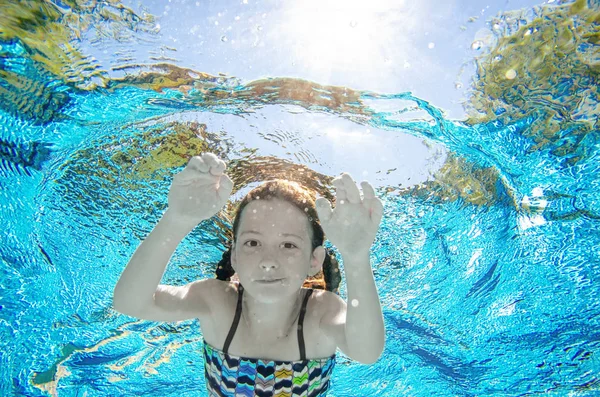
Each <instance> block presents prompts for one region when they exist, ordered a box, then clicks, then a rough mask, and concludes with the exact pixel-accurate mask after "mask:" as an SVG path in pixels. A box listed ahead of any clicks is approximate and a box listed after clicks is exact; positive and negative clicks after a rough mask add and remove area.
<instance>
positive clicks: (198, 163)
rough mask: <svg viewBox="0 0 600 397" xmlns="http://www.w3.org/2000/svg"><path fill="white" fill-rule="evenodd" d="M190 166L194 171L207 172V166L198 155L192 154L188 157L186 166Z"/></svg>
mask: <svg viewBox="0 0 600 397" xmlns="http://www.w3.org/2000/svg"><path fill="white" fill-rule="evenodd" d="M188 167H189V168H191V169H192V170H195V171H200V172H208V169H209V166H208V164H206V162H205V161H204V160H203V159H202V157H200V156H194V157H192V158H191V159H190V162H189V163H188V165H187V167H186V168H188Z"/></svg>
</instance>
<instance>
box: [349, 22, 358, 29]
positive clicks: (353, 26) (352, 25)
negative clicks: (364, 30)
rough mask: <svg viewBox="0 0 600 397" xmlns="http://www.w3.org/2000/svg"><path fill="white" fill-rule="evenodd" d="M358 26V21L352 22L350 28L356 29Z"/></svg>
mask: <svg viewBox="0 0 600 397" xmlns="http://www.w3.org/2000/svg"><path fill="white" fill-rule="evenodd" d="M356 25H358V22H356V21H350V27H351V28H355V27H356Z"/></svg>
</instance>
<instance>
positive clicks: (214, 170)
mask: <svg viewBox="0 0 600 397" xmlns="http://www.w3.org/2000/svg"><path fill="white" fill-rule="evenodd" d="M225 168H227V165H225V162H224V161H223V160H218V161H217V164H216V165H215V166H212V167H211V168H210V173H211V174H213V175H215V176H220V175H221V174H222V173H223V171H225Z"/></svg>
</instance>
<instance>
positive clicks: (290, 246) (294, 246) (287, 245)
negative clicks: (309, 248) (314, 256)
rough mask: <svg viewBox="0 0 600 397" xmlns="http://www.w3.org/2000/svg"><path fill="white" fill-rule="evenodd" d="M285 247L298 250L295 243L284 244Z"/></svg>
mask: <svg viewBox="0 0 600 397" xmlns="http://www.w3.org/2000/svg"><path fill="white" fill-rule="evenodd" d="M283 246H284V248H287V249H292V248H298V247H297V246H296V244H294V243H283Z"/></svg>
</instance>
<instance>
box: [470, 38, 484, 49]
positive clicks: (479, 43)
mask: <svg viewBox="0 0 600 397" xmlns="http://www.w3.org/2000/svg"><path fill="white" fill-rule="evenodd" d="M481 47H483V42H482V41H481V40H475V41H474V42H473V43H472V44H471V49H472V50H475V51H477V50H481Z"/></svg>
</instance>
